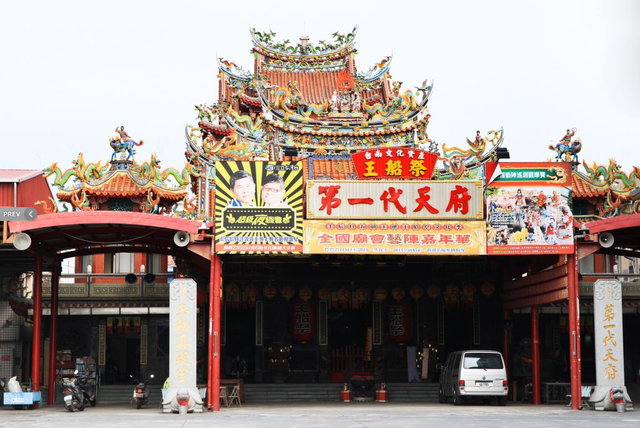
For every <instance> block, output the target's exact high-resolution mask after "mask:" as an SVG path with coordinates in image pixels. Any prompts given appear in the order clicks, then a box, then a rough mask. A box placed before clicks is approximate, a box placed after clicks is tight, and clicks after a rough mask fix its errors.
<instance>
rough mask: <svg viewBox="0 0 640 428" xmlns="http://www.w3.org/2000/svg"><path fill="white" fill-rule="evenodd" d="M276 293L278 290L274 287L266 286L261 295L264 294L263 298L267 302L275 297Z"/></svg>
mask: <svg viewBox="0 0 640 428" xmlns="http://www.w3.org/2000/svg"><path fill="white" fill-rule="evenodd" d="M277 293H278V290H276V287H275V285H267V286H266V287H264V290H262V294H264V297H266V298H267V299H269V300H271V299H273V298H274V297H276V294H277Z"/></svg>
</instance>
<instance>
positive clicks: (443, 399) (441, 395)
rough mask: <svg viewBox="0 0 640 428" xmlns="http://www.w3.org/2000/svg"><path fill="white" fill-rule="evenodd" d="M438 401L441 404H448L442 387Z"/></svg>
mask: <svg viewBox="0 0 640 428" xmlns="http://www.w3.org/2000/svg"><path fill="white" fill-rule="evenodd" d="M438 401H439V402H440V403H446V402H447V396H446V395H444V391H443V390H442V387H440V389H439V390H438Z"/></svg>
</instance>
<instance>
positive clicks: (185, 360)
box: [169, 278, 198, 388]
mask: <svg viewBox="0 0 640 428" xmlns="http://www.w3.org/2000/svg"><path fill="white" fill-rule="evenodd" d="M197 291H198V290H197V284H196V282H195V281H194V280H193V279H191V278H176V279H174V280H173V281H171V285H170V291H169V324H170V328H171V332H170V335H169V376H170V383H171V388H190V387H195V386H196V295H197Z"/></svg>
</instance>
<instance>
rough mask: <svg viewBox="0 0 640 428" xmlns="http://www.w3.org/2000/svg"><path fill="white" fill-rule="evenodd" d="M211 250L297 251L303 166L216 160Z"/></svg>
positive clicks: (300, 240) (300, 235)
mask: <svg viewBox="0 0 640 428" xmlns="http://www.w3.org/2000/svg"><path fill="white" fill-rule="evenodd" d="M215 180H216V194H215V215H216V251H217V252H220V253H225V252H234V253H247V252H250V253H276V252H277V253H283V252H293V253H299V252H301V251H302V211H303V197H302V189H303V186H302V164H301V163H300V162H266V161H264V162H249V161H244V162H233V161H219V162H216V166H215Z"/></svg>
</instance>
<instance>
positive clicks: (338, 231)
mask: <svg viewBox="0 0 640 428" xmlns="http://www.w3.org/2000/svg"><path fill="white" fill-rule="evenodd" d="M485 244H486V226H485V222H484V221H410V220H408V221H365V220H360V221H358V220H352V221H350V220H344V221H340V220H307V221H305V223H304V253H305V254H378V255H379V254H389V255H391V254H413V255H482V254H486V245H485Z"/></svg>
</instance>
